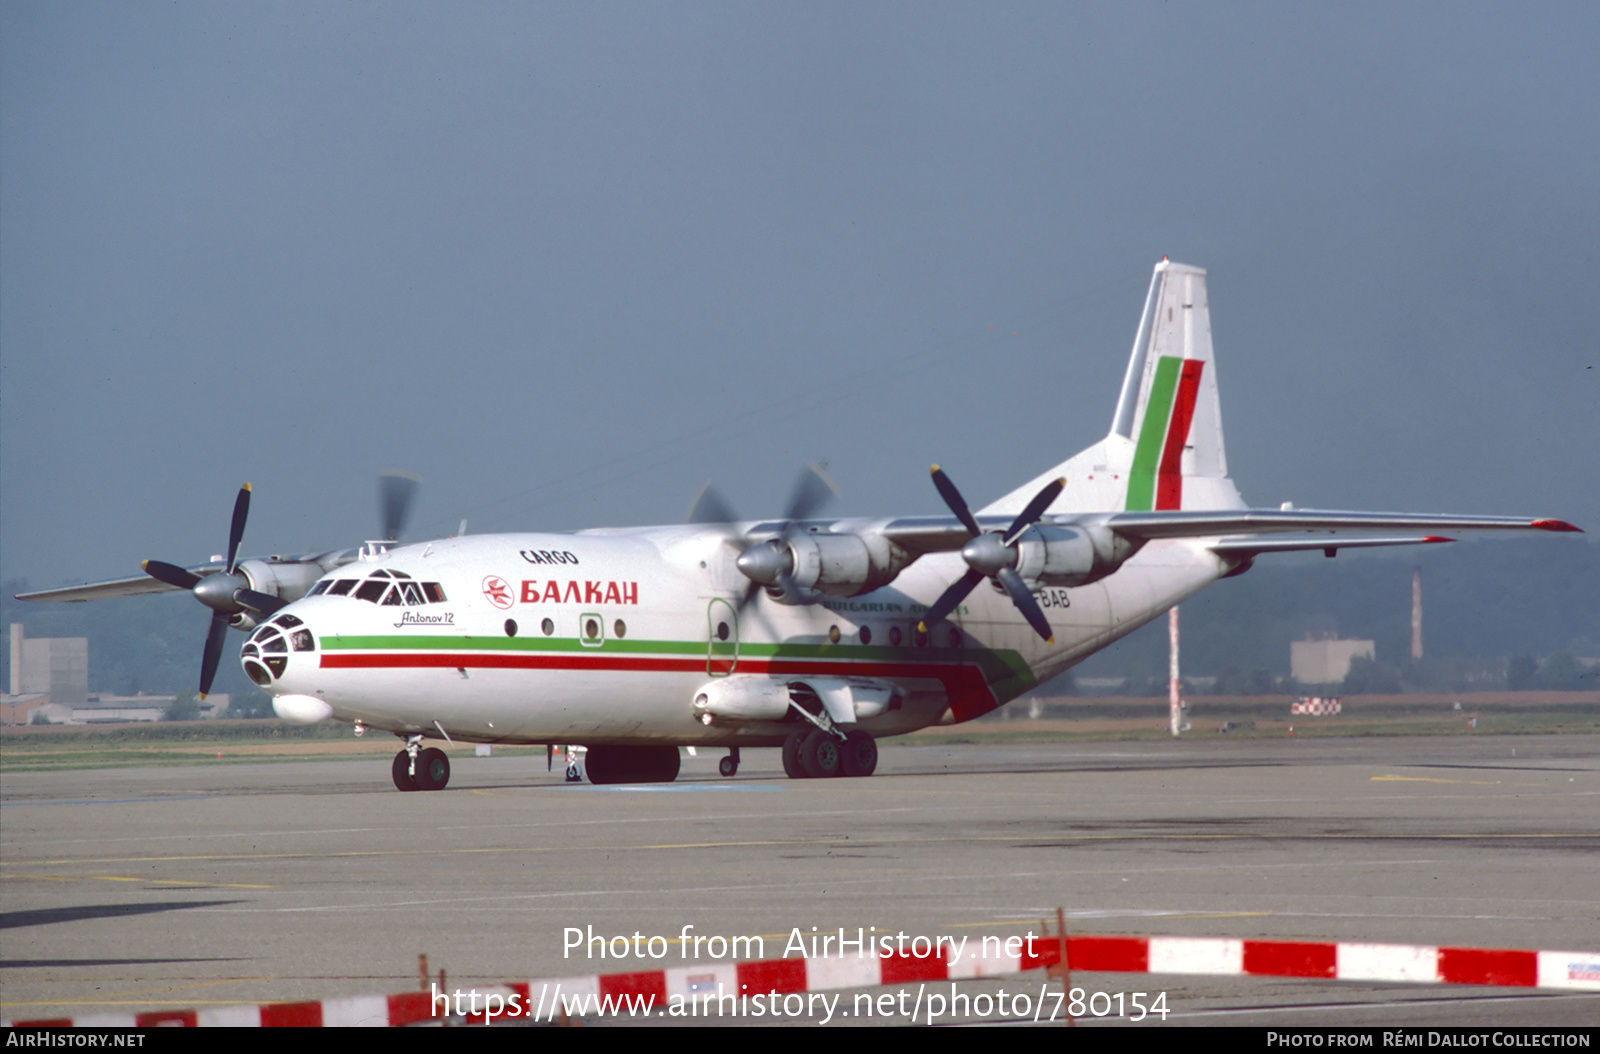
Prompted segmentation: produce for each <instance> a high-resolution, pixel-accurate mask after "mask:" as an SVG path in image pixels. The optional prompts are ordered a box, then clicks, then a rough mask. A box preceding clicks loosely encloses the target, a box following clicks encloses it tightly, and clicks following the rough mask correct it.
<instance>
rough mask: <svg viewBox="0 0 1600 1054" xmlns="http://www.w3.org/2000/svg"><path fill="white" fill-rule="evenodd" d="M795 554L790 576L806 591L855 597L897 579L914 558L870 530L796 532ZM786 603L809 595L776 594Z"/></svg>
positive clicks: (791, 543)
mask: <svg viewBox="0 0 1600 1054" xmlns="http://www.w3.org/2000/svg"><path fill="white" fill-rule="evenodd" d="M789 551H790V553H792V554H793V557H794V570H793V571H792V572H790V577H792V578H793V579H794V584H795V585H796V586H798V587H799V588H800V590H801V592H802V593H803V594H811V595H812V598H813V599H814V597H815V595H817V594H820V595H823V596H834V597H854V596H860V595H861V594H863V593H870V592H872V591H873V590H874V589H878V588H880V587H881V586H886V585H888V584H889V583H890V582H892V581H894V578H895V576H896V575H898V574H899V573H900V572H901V571H902V570H904V568H905V566H906V565H907V564H908V563H910V562H911V554H910V553H907V552H906V551H905V550H904V549H902V548H900V547H899V546H898V545H895V544H894V543H893V542H891V541H889V540H888V539H887V538H884V537H883V536H882V535H878V534H869V535H865V536H863V535H859V534H812V533H809V532H808V533H805V534H795V535H793V536H791V537H790V538H789ZM773 599H775V600H778V601H780V602H784V603H806V602H807V600H808V598H807V597H805V596H801V597H786V596H774V598H773Z"/></svg>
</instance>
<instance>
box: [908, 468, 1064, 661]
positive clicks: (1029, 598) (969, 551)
mask: <svg viewBox="0 0 1600 1054" xmlns="http://www.w3.org/2000/svg"><path fill="white" fill-rule="evenodd" d="M933 485H934V486H935V487H937V488H938V489H939V496H940V497H941V498H943V499H944V503H945V504H946V505H948V506H950V511H951V512H953V513H955V514H956V519H958V520H960V521H961V524H962V526H964V527H965V528H966V529H967V532H968V533H969V534H971V535H972V540H971V541H969V542H967V544H966V545H964V546H962V547H961V559H963V560H965V561H966V562H967V573H966V574H964V575H962V576H961V577H960V578H959V579H957V580H956V581H955V582H954V583H953V584H952V585H951V586H950V588H949V589H946V590H945V591H944V593H943V594H941V595H940V597H939V599H938V600H936V601H934V603H933V607H931V608H929V609H928V613H927V615H925V616H924V617H923V620H922V625H921V627H920V628H921V629H922V631H923V632H924V633H926V632H927V631H928V627H929V626H931V625H932V624H933V623H935V622H938V621H939V620H940V619H942V618H944V617H945V616H946V615H949V614H950V612H952V611H954V610H955V609H956V607H957V605H959V604H960V603H961V602H962V601H963V600H965V599H967V594H968V593H970V592H972V591H973V590H974V589H976V588H977V585H978V583H979V582H982V581H983V580H984V579H985V578H992V579H994V580H995V581H997V582H999V583H1000V585H1001V587H1002V588H1004V589H1005V591H1006V593H1007V594H1009V595H1010V597H1011V602H1012V603H1013V604H1015V605H1016V606H1017V610H1018V611H1020V612H1022V615H1023V617H1024V618H1026V619H1027V620H1028V625H1030V626H1032V627H1033V628H1034V631H1035V632H1037V633H1038V634H1039V636H1041V637H1043V638H1044V639H1045V641H1046V642H1047V643H1049V644H1054V643H1055V640H1056V638H1055V634H1054V633H1053V632H1052V631H1051V629H1050V623H1049V622H1047V621H1046V620H1045V617H1044V612H1043V611H1042V610H1040V608H1039V602H1038V601H1037V600H1035V599H1034V596H1033V593H1032V592H1031V591H1029V589H1028V585H1027V583H1026V582H1024V581H1023V580H1022V576H1021V575H1019V574H1018V573H1017V541H1018V540H1019V539H1020V538H1021V537H1022V536H1023V535H1024V534H1025V533H1027V530H1028V528H1030V527H1032V526H1033V525H1034V524H1035V523H1037V522H1038V521H1039V517H1041V516H1043V515H1044V511H1045V510H1046V509H1048V508H1049V507H1050V503H1051V502H1053V501H1055V500H1056V497H1057V495H1059V494H1060V493H1061V489H1062V488H1063V487H1065V486H1066V485H1067V481H1066V480H1064V479H1057V480H1052V481H1051V482H1049V483H1047V484H1045V487H1044V489H1043V490H1041V491H1040V492H1039V493H1038V494H1036V495H1034V497H1033V500H1032V501H1030V502H1028V507H1027V508H1025V509H1023V510H1022V511H1021V512H1019V513H1017V518H1016V519H1015V520H1012V521H1011V526H1010V527H1008V528H1006V530H1005V532H1004V533H1001V532H998V531H991V532H989V533H987V534H986V533H984V531H983V530H982V529H981V528H980V527H979V526H978V521H977V520H976V519H974V518H973V515H972V510H970V509H968V508H967V503H966V501H965V500H963V499H962V497H961V492H960V491H958V490H956V485H955V484H954V483H952V482H950V477H949V476H946V475H945V474H944V470H943V469H941V468H940V467H939V466H938V465H935V466H933Z"/></svg>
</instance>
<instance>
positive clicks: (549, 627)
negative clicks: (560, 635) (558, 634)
mask: <svg viewBox="0 0 1600 1054" xmlns="http://www.w3.org/2000/svg"><path fill="white" fill-rule="evenodd" d="M539 628H540V629H542V630H544V635H545V636H546V637H548V636H550V635H551V634H552V633H554V632H555V631H556V624H555V621H554V620H553V619H545V620H544V621H543V622H541V623H540V624H539Z"/></svg>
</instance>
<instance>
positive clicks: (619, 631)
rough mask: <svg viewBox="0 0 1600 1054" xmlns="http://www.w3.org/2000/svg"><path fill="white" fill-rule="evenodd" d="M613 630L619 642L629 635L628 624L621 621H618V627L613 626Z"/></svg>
mask: <svg viewBox="0 0 1600 1054" xmlns="http://www.w3.org/2000/svg"><path fill="white" fill-rule="evenodd" d="M611 629H612V632H614V633H615V634H616V635H617V638H618V639H619V640H620V639H621V638H623V637H626V636H627V635H628V624H627V623H626V622H624V621H622V620H621V619H617V622H616V625H614V626H612V627H611Z"/></svg>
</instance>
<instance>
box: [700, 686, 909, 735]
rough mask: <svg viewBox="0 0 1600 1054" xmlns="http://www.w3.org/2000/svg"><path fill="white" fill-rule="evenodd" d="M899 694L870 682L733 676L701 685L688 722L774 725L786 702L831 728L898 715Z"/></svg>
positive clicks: (783, 714) (780, 715) (782, 713)
mask: <svg viewBox="0 0 1600 1054" xmlns="http://www.w3.org/2000/svg"><path fill="white" fill-rule="evenodd" d="M901 694H902V693H901V692H900V690H899V689H898V688H897V687H895V685H893V684H892V683H890V682H888V681H879V680H875V679H873V678H870V677H823V676H816V677H813V676H799V677H767V676H762V675H760V674H734V675H733V676H732V677H719V678H717V679H716V680H714V681H711V682H709V683H707V684H703V685H701V686H700V688H699V689H698V690H697V691H696V692H695V693H694V716H695V718H696V720H698V721H700V722H702V723H703V724H708V725H709V724H714V723H716V722H719V721H724V722H739V721H779V720H782V719H783V718H784V717H786V716H787V715H788V713H789V709H790V702H791V700H793V702H794V705H796V706H799V707H800V708H801V709H804V710H806V711H807V712H808V713H812V714H821V713H823V712H826V713H827V715H828V718H829V719H830V720H831V721H832V722H833V723H834V724H836V725H848V724H854V723H855V722H857V721H862V720H866V719H867V718H870V717H877V716H878V715H879V714H882V713H884V712H885V711H887V710H898V709H899V708H900V703H901Z"/></svg>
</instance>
